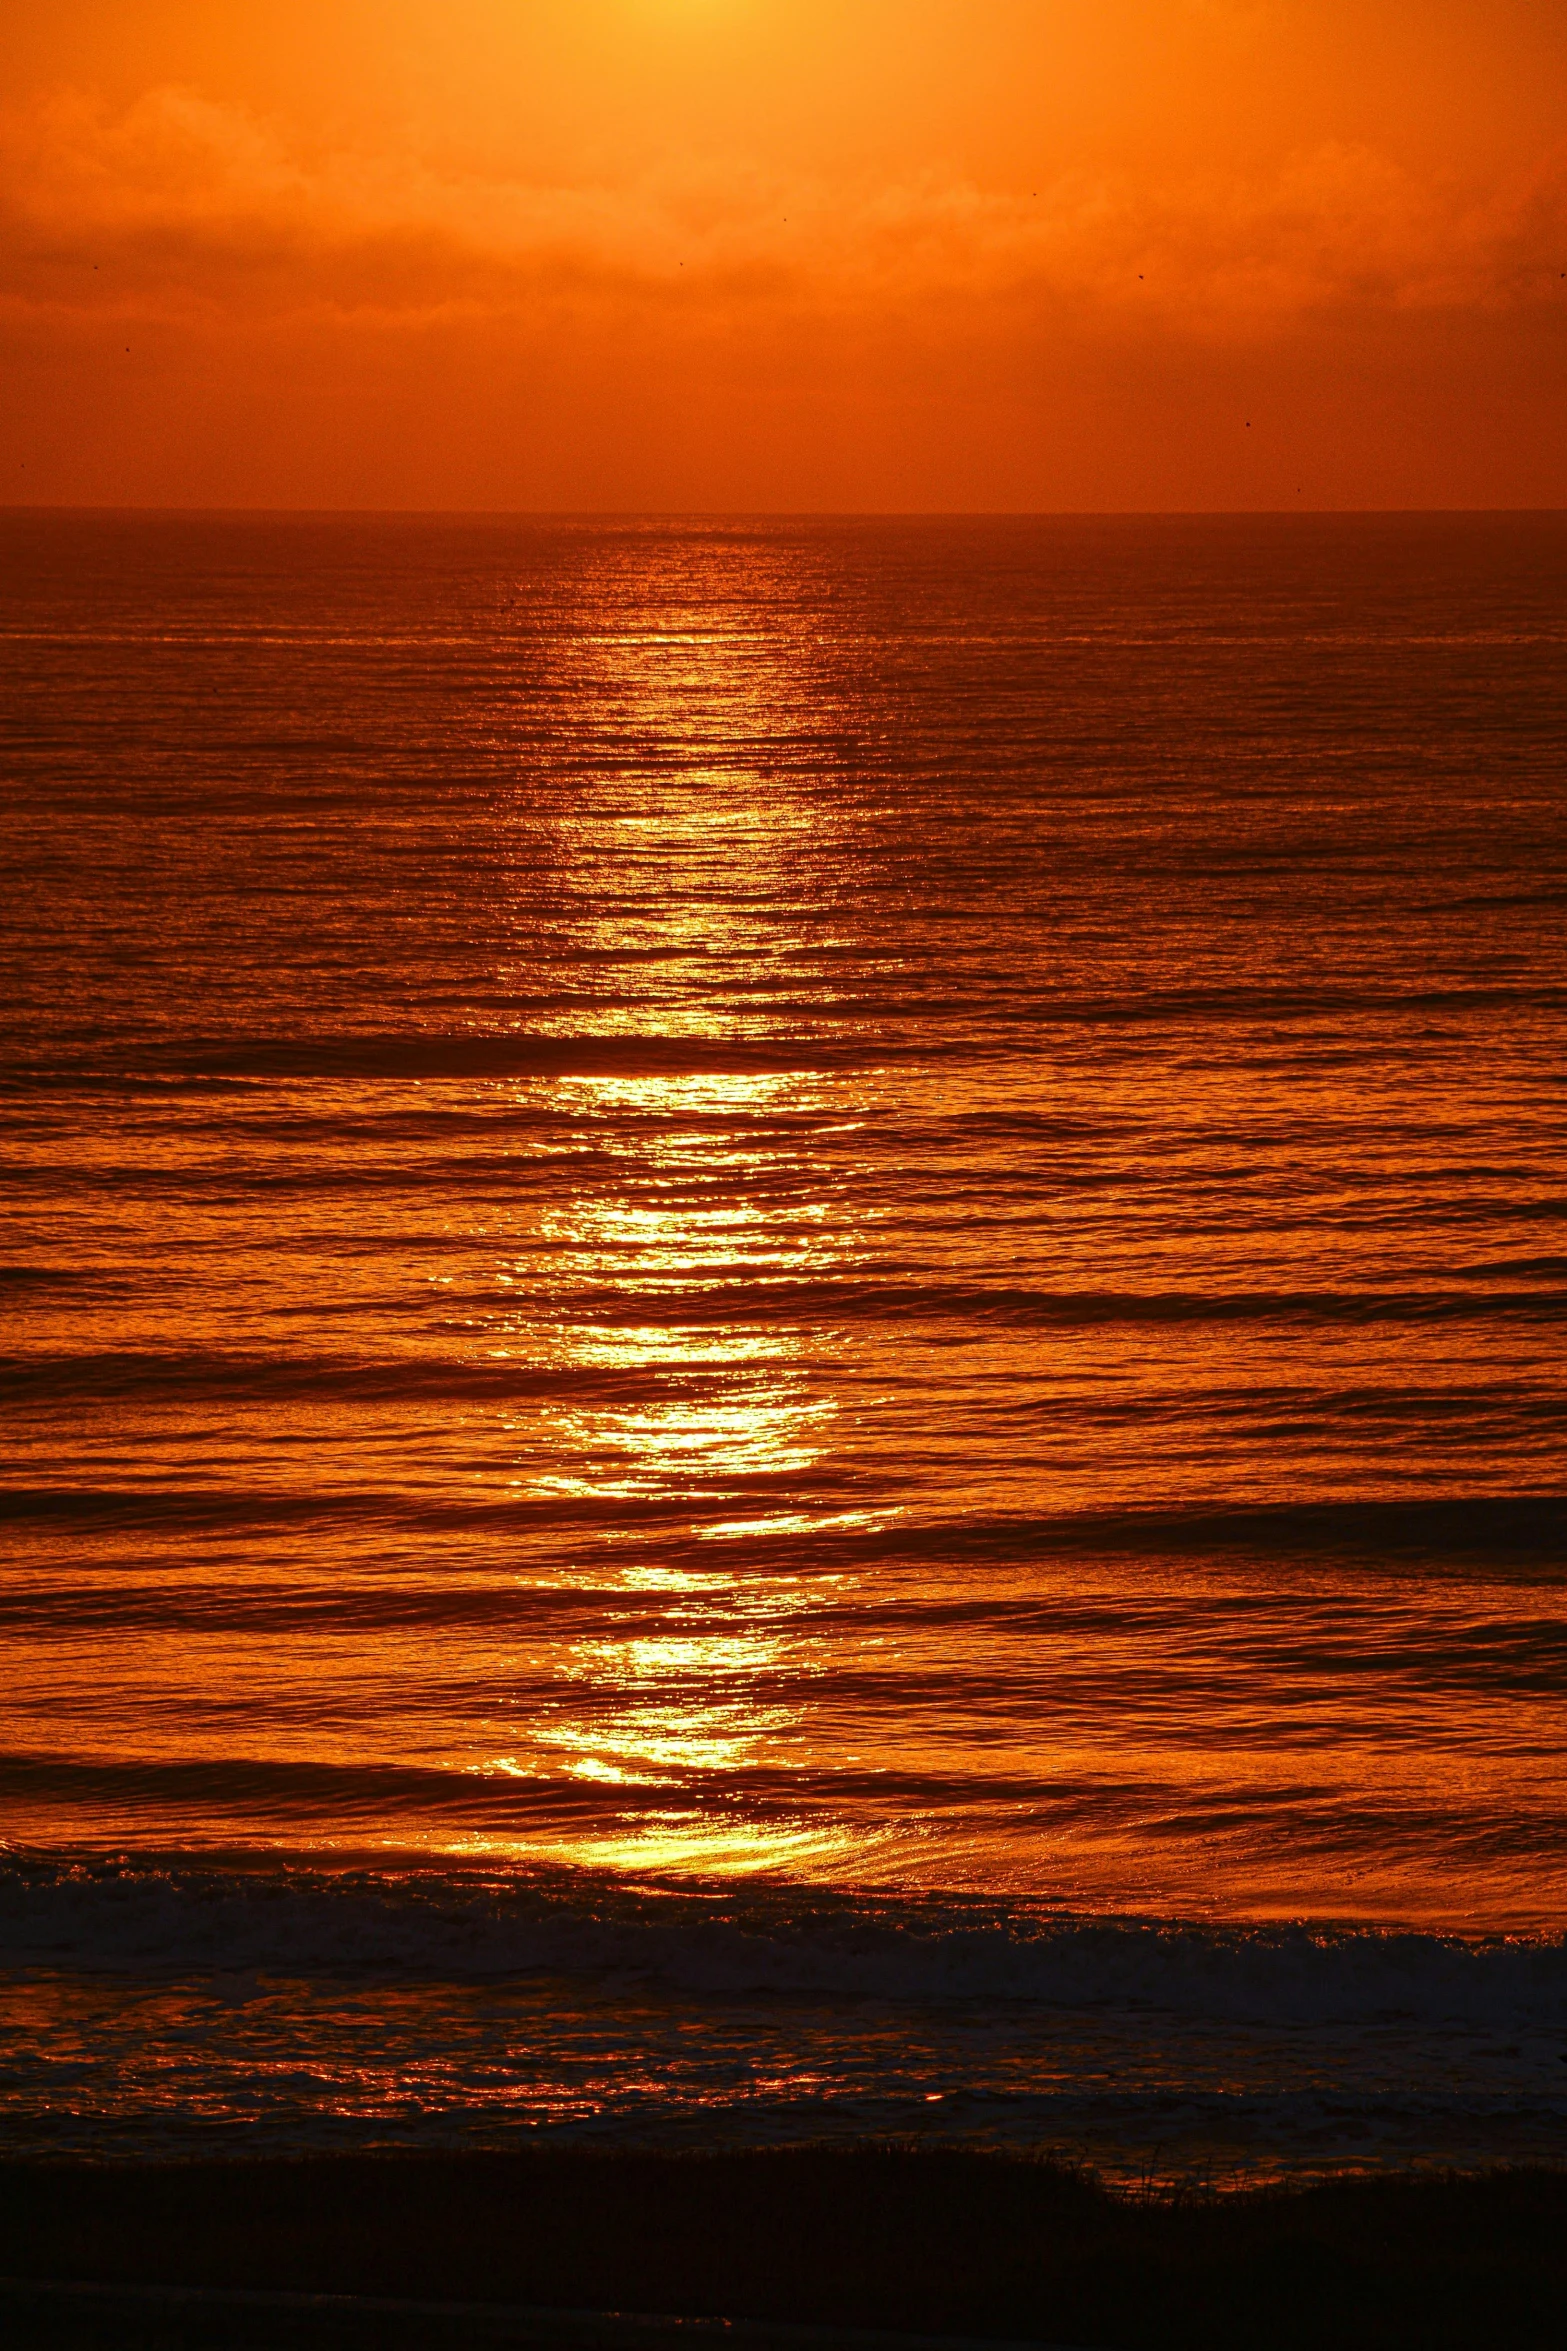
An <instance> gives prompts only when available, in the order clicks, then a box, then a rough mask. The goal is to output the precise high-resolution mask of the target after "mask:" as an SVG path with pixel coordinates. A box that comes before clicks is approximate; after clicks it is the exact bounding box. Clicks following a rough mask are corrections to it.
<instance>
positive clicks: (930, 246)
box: [0, 88, 1567, 337]
mask: <svg viewBox="0 0 1567 2351" xmlns="http://www.w3.org/2000/svg"><path fill="white" fill-rule="evenodd" d="M0 253H3V255H4V260H3V262H0V300H3V302H4V304H5V306H6V308H7V309H8V310H9V311H10V312H11V314H12V316H13V318H15V317H16V316H17V315H18V314H19V313H32V314H34V315H44V314H53V315H55V316H60V315H61V314H69V313H73V312H82V311H86V312H89V313H98V312H101V311H102V310H103V309H104V308H105V306H109V307H112V308H113V309H114V310H115V311H116V312H119V313H123V314H133V315H137V316H148V315H153V316H159V317H164V318H169V319H186V320H191V321H196V320H202V319H205V320H207V321H209V322H211V321H212V320H214V319H219V318H223V317H229V318H233V319H236V320H238V319H245V320H260V319H269V318H270V319H277V318H282V317H287V316H289V315H291V314H298V313H301V312H306V311H311V310H321V309H326V310H329V311H332V312H335V313H338V314H342V315H344V316H352V315H355V314H360V315H374V316H375V317H376V318H378V319H379V320H381V321H383V322H385V321H388V320H396V319H405V320H409V321H418V320H421V319H429V318H431V317H435V316H441V315H448V316H449V315H451V314H453V313H463V314H467V315H469V316H490V317H494V318H502V319H504V318H521V319H527V318H536V317H538V316H540V315H541V314H559V315H570V314H571V313H573V312H581V311H594V312H598V313H600V314H602V313H604V312H606V311H607V312H625V313H627V314H629V315H632V316H635V315H638V314H640V315H644V316H645V315H647V314H649V313H664V314H674V315H676V316H680V315H685V316H693V315H700V314H707V315H708V316H709V317H711V316H715V315H717V316H721V317H722V318H723V319H724V320H725V321H727V322H728V323H730V324H731V325H732V326H734V327H735V328H736V329H737V330H739V331H742V332H743V331H744V329H745V327H746V325H747V323H748V322H752V321H755V320H756V319H758V318H759V317H763V316H766V315H769V314H771V315H774V316H778V317H783V318H787V317H789V316H790V315H799V314H803V313H820V314H827V315H833V314H837V315H852V316H854V317H856V318H860V319H864V318H866V317H867V316H874V315H877V314H882V315H886V316H889V317H896V316H899V315H908V314H911V313H918V312H920V311H929V310H932V309H936V310H950V309H952V308H954V307H959V308H962V307H972V306H975V305H981V306H989V307H992V308H1000V309H1003V310H1006V311H1010V312H1014V313H1015V312H1019V311H1021V312H1024V313H1030V312H1032V313H1036V314H1039V315H1043V316H1052V315H1053V316H1069V317H1070V318H1071V319H1073V320H1074V321H1075V322H1076V323H1077V324H1078V325H1079V326H1080V327H1084V328H1088V329H1090V330H1093V329H1098V330H1103V331H1108V332H1112V333H1125V332H1133V333H1139V332H1152V333H1157V334H1168V333H1170V332H1172V331H1175V332H1179V333H1182V334H1190V335H1198V336H1204V335H1208V336H1213V335H1217V336H1222V337H1233V336H1268V335H1270V334H1273V333H1276V332H1278V331H1279V330H1280V329H1288V328H1290V327H1292V326H1298V325H1300V324H1301V323H1302V322H1308V321H1310V320H1311V319H1312V318H1313V317H1320V316H1322V315H1323V314H1327V313H1333V312H1345V311H1348V312H1356V313H1366V314H1378V313H1380V314H1398V313H1410V312H1449V313H1452V312H1462V311H1473V312H1477V313H1482V314H1487V315H1491V316H1496V315H1500V314H1528V313H1531V312H1541V313H1548V312H1549V310H1550V308H1551V306H1553V305H1554V306H1556V307H1557V308H1558V309H1559V308H1560V306H1561V300H1562V294H1563V291H1564V290H1567V279H1564V278H1563V276H1562V274H1561V273H1562V272H1563V271H1564V270H1567V150H1563V151H1561V152H1558V153H1557V154H1556V155H1554V156H1551V157H1547V158H1545V159H1543V160H1541V161H1539V162H1537V163H1535V164H1534V165H1532V166H1531V167H1529V168H1528V169H1523V170H1520V171H1518V172H1517V173H1516V174H1515V175H1514V176H1513V178H1512V179H1511V180H1510V181H1509V183H1508V184H1506V185H1503V186H1496V187H1491V188H1488V189H1482V190H1476V189H1474V188H1472V187H1471V188H1458V187H1455V186H1446V187H1441V186H1435V185H1431V184H1422V183H1421V182H1419V181H1417V180H1415V179H1414V178H1413V177H1412V176H1411V175H1410V174H1409V173H1408V172H1407V171H1405V170H1402V169H1400V168H1399V167H1397V166H1396V165H1395V164H1393V163H1392V162H1390V161H1389V160H1387V159H1386V158H1384V157H1381V156H1379V155H1377V154H1375V153H1373V152H1371V151H1368V150H1366V149H1364V148H1355V147H1347V146H1341V145H1332V146H1327V147H1323V148H1320V149H1319V150H1317V151H1316V152H1313V153H1308V154H1302V155H1298V156H1296V157H1294V158H1292V159H1291V160H1289V161H1288V162H1287V163H1285V164H1284V165H1283V166H1282V167H1281V168H1279V169H1277V170H1275V171H1274V172H1272V173H1271V174H1269V175H1268V176H1266V177H1265V178H1258V177H1253V178H1249V179H1248V178H1244V177H1239V176H1235V175H1225V174H1221V173H1217V172H1216V173H1214V174H1212V175H1209V176H1202V177H1187V178H1185V179H1182V180H1180V181H1178V182H1174V183H1171V184H1167V185H1160V186H1148V185H1140V184H1138V183H1136V182H1134V181H1133V180H1131V179H1129V178H1126V177H1120V178H1116V177H1094V178H1087V177H1083V176H1074V177H1071V178H1066V179H1059V180H1056V181H1054V182H1051V183H1042V184H1041V185H1040V187H1039V188H1038V189H1037V190H1029V191H1027V192H1026V193H1013V194H1005V193H998V192H996V191H995V190H987V189H983V188H980V187H977V186H974V185H972V184H969V183H965V182H963V181H959V180H951V179H942V178H937V177H930V178H923V179H919V180H916V181H911V182H905V183H901V184H872V183H870V182H868V181H865V180H859V181H844V182H841V183H837V184H827V183H825V182H822V181H819V180H817V181H812V180H796V181H792V182H789V181H785V180H782V179H779V178H776V177H768V176H764V175H761V174H759V173H758V172H756V171H755V170H754V169H750V168H747V167H746V166H745V165H743V164H737V163H735V162H734V161H732V160H731V159H728V158H725V157H722V156H714V157H710V158H697V157H693V158H688V159H685V160H684V161H683V162H681V163H679V164H678V165H669V166H666V167H665V168H664V169H663V170H661V171H660V172H658V173H656V174H653V175H649V176H647V177H645V178H642V179H639V180H636V181H634V182H629V183H626V184H620V185H615V184H610V183H605V184H603V185H597V186H594V185H578V186H571V187H563V186H548V185H541V184H537V183H535V182H531V181H528V180H526V179H523V178H516V179H500V178H494V177H490V178H482V177H477V176H476V177H458V176H453V175H450V174H446V175H443V174H441V173H438V172H436V171H433V170H431V169H430V168H429V167H428V166H426V165H423V164H420V163H418V162H415V161H411V160H410V159H408V158H407V157H403V156H393V155H388V154H379V155H378V154H375V153H371V152H358V153H353V152H337V153H314V154H310V153H306V152H304V151H303V150H302V149H301V148H300V147H298V146H295V145H292V144H291V143H290V141H289V140H288V139H287V138H286V137H285V136H284V135H283V133H282V132H281V131H279V130H278V129H277V128H276V127H275V126H272V125H270V124H268V123H267V122H266V121H264V120H263V119H261V118H259V117H257V116H256V115H254V114H251V113H249V112H247V111H245V110H243V109H240V108H238V107H233V106H223V105H218V104H214V103H213V102H211V101H210V100H208V99H205V98H203V97H202V96H201V95H199V94H198V93H196V92H194V91H191V90H187V89H180V88H160V89H156V90H152V91H149V92H148V93H147V94H146V95H144V96H143V97H142V98H140V99H139V100H138V101H137V102H136V103H135V104H134V105H132V106H130V107H129V108H127V109H125V110H123V111H121V112H118V113H114V112H111V111H110V110H108V109H107V108H105V107H104V106H103V105H102V104H100V103H97V102H95V101H93V100H92V99H90V98H88V97H85V96H82V95H80V94H76V93H70V92H65V93H58V94H55V95H53V96H52V97H50V98H48V99H47V100H44V101H41V102H36V103H34V104H33V105H32V106H30V107H29V108H27V109H25V110H20V111H15V112H13V113H11V114H10V115H9V116H8V117H6V118H5V119H4V121H3V123H0Z"/></svg>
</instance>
